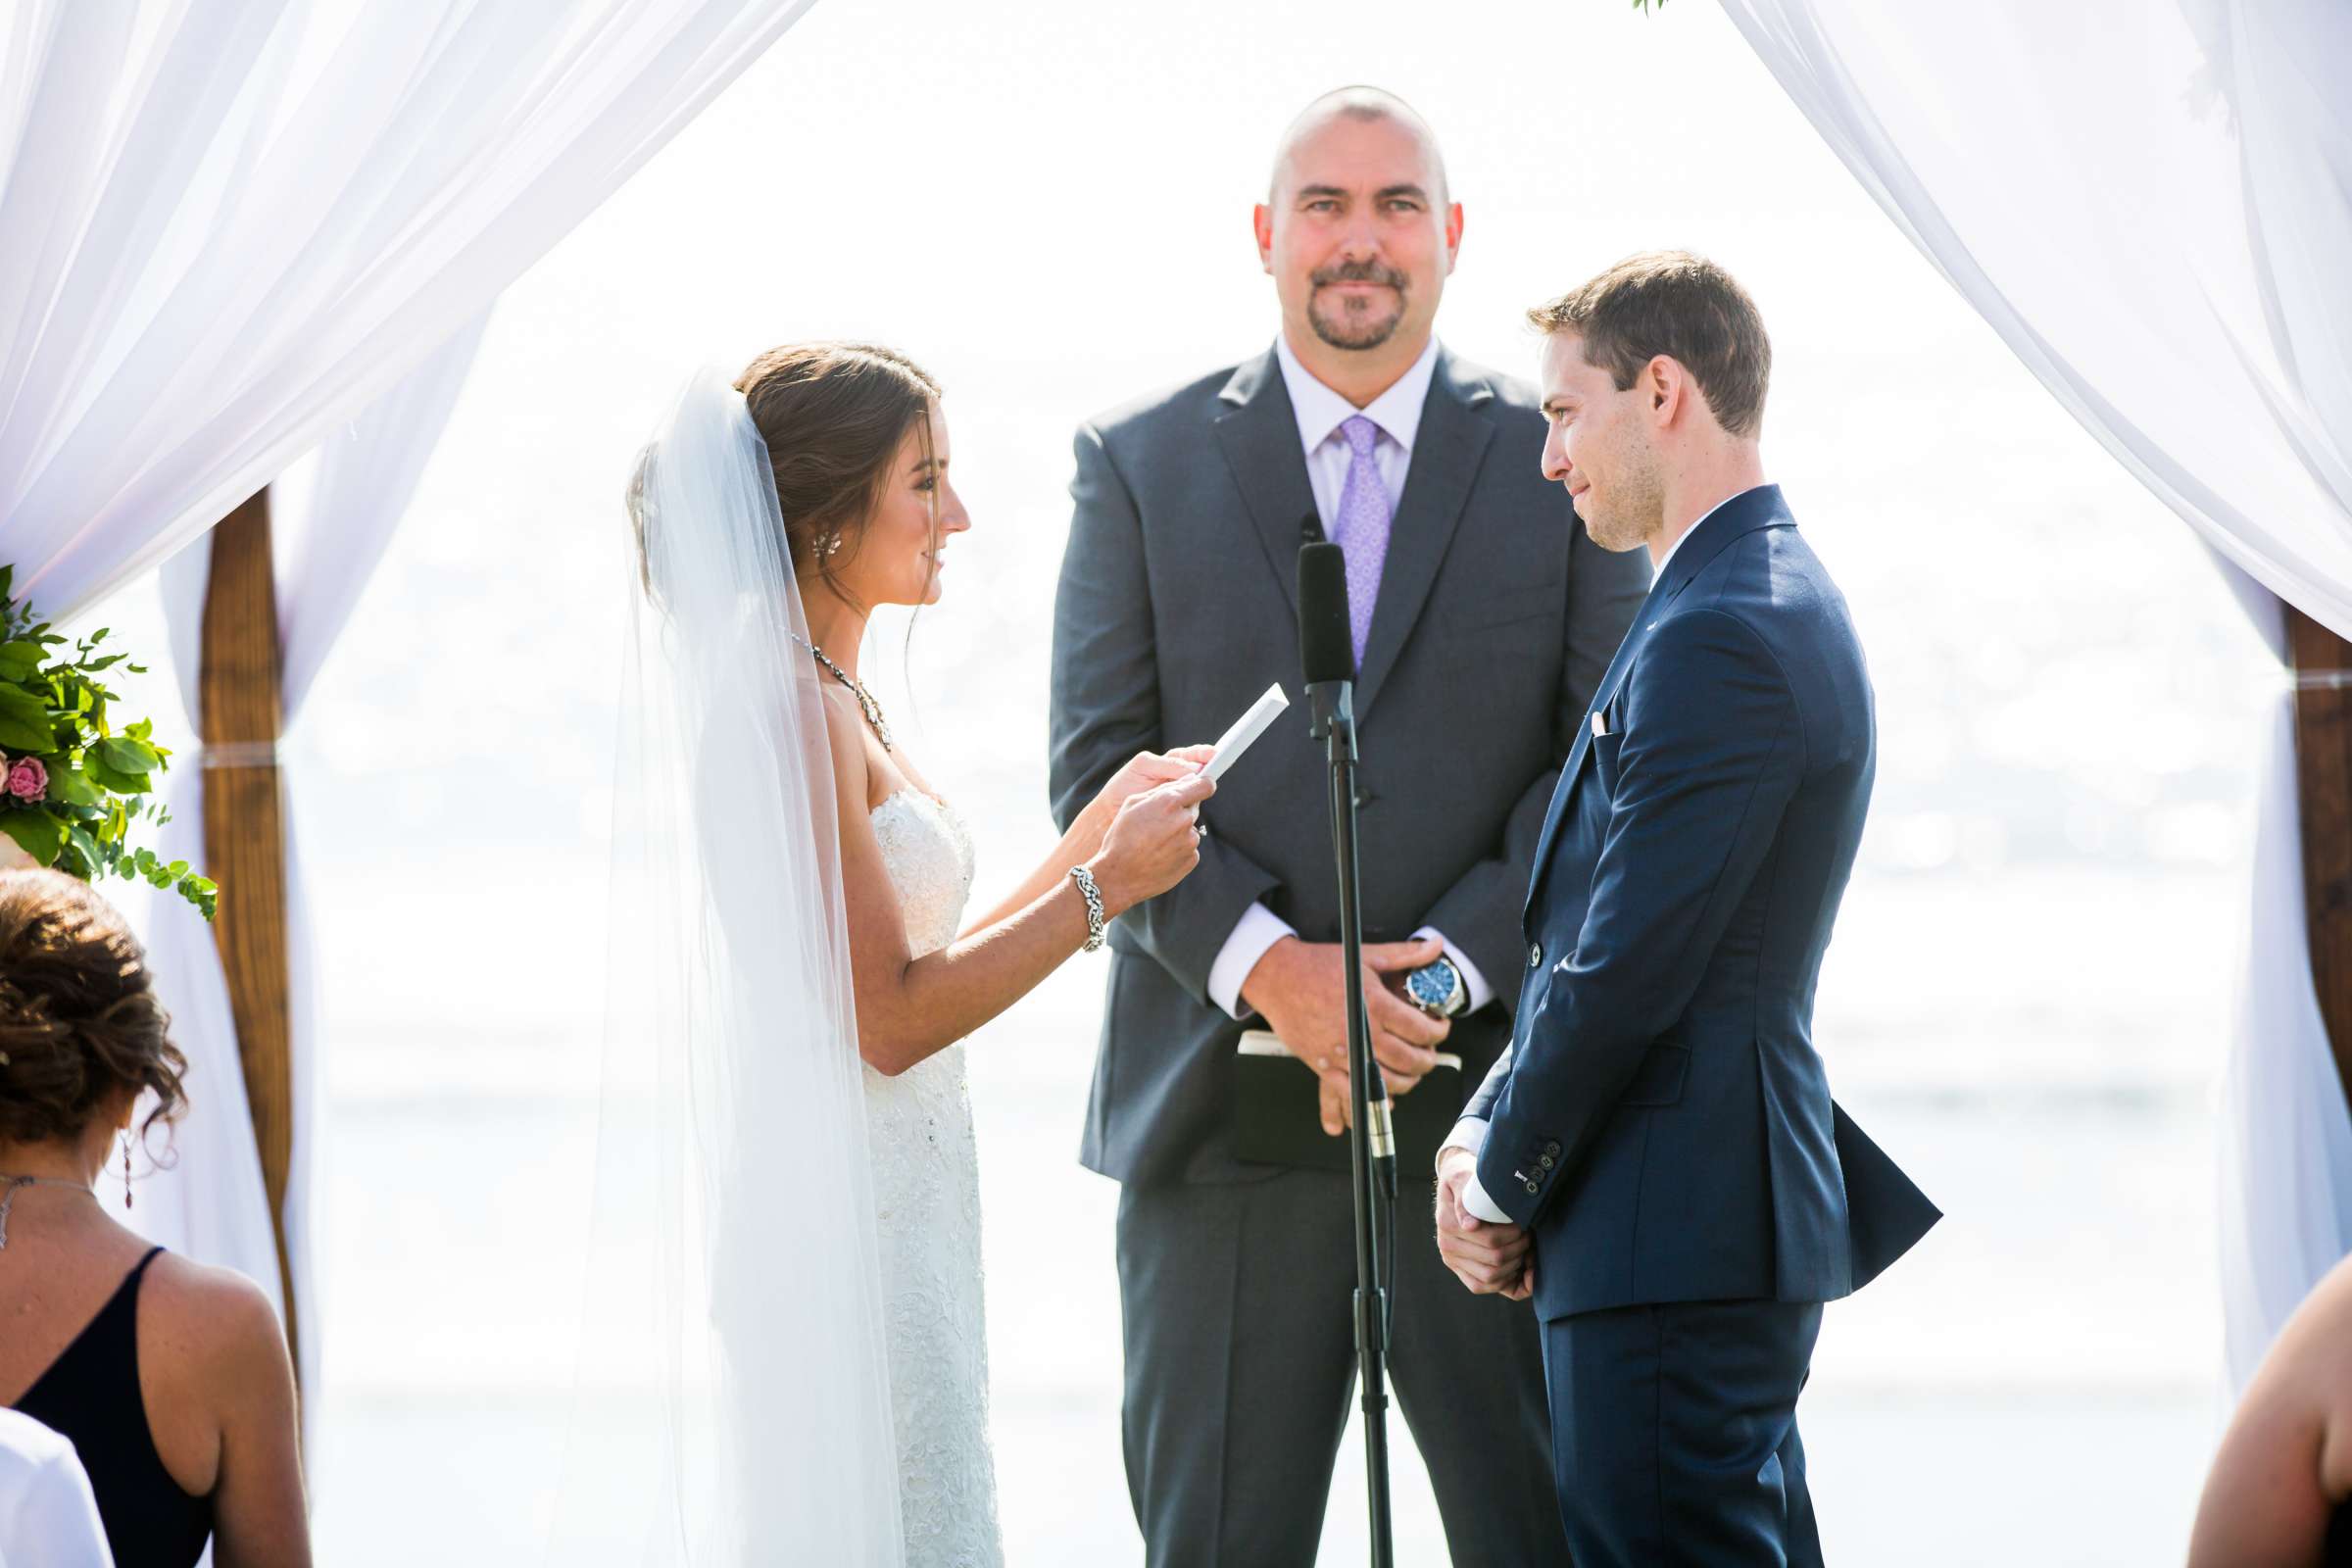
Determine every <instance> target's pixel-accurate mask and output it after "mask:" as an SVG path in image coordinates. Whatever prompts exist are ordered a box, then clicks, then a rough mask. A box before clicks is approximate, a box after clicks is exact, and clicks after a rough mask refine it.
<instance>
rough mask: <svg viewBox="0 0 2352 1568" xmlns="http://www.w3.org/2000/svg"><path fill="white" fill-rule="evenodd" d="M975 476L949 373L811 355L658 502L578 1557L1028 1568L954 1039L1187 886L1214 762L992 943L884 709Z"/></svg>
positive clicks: (1076, 868)
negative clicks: (872, 622) (959, 484)
mask: <svg viewBox="0 0 2352 1568" xmlns="http://www.w3.org/2000/svg"><path fill="white" fill-rule="evenodd" d="M950 467H951V448H950V443H949V440H948V429H947V424H946V420H945V418H944V417H943V415H942V412H941V408H940V399H939V388H938V386H937V384H936V383H935V382H933V381H932V379H931V378H930V376H928V375H927V374H925V373H924V372H923V371H922V370H921V369H919V368H916V367H915V366H914V365H913V364H912V363H911V362H909V361H907V359H905V358H904V357H902V356H900V355H898V354H895V353H893V352H891V351H890V350H887V349H883V348H877V347H871V346H865V345H857V344H812V345H804V346H795V347H786V348H780V349H775V350H772V351H770V352H769V353H766V354H763V355H761V356H760V358H759V359H757V360H755V361H754V362H753V363H752V365H751V366H750V368H748V369H746V370H745V371H744V372H743V373H742V375H741V376H739V377H737V378H735V379H734V380H733V382H732V384H731V385H730V384H729V382H728V380H727V378H726V377H725V376H723V375H722V374H718V373H716V372H705V373H704V374H702V375H700V376H698V377H697V378H696V379H695V380H694V381H692V382H691V383H690V384H689V385H688V386H687V387H686V388H685V390H684V391H683V392H682V393H681V394H680V395H679V397H678V399H677V400H676V402H675V404H674V406H673V407H672V409H671V410H670V413H669V416H668V417H667V419H666V420H665V421H664V423H663V425H662V428H661V430H660V431H659V432H658V434H657V436H656V438H655V440H654V442H653V443H652V444H651V445H650V446H649V447H648V448H647V449H646V452H645V454H644V456H643V458H642V459H641V460H640V463H639V466H638V470H637V474H636V476H635V478H634V479H633V481H632V483H631V486H630V496H629V500H630V516H631V522H632V527H633V534H634V542H635V545H636V557H637V560H636V570H637V576H638V584H639V588H640V590H641V592H640V593H639V594H638V595H637V596H636V602H637V605H638V610H637V613H636V617H635V625H634V636H633V639H632V655H631V658H630V661H629V664H630V671H631V679H632V682H633V683H634V693H633V696H632V698H631V700H630V701H629V702H628V703H627V704H625V705H624V735H623V748H622V767H621V779H622V786H621V789H620V790H619V792H618V796H617V800H616V806H615V825H616V826H615V835H614V855H615V881H614V889H613V896H614V908H615V910H616V916H615V922H614V935H613V960H614V961H613V967H612V993H613V1005H612V1015H611V1024H610V1027H609V1030H608V1043H607V1064H606V1073H605V1093H604V1110H603V1119H602V1122H601V1124H600V1130H599V1150H598V1158H599V1177H598V1194H597V1201H596V1231H595V1238H594V1245H595V1249H596V1257H597V1262H596V1266H595V1268H594V1270H593V1272H592V1276H591V1291H590V1296H589V1301H588V1312H587V1316H588V1333H587V1337H586V1339H585V1340H584V1342H583V1349H582V1354H581V1379H580V1386H579V1387H580V1397H579V1401H578V1406H579V1407H578V1409H577V1410H576V1411H575V1415H574V1421H573V1432H572V1442H571V1446H570V1451H569V1455H568V1458H567V1463H566V1487H565V1507H564V1510H563V1517H562V1520H561V1522H560V1523H559V1526H558V1532H557V1534H558V1544H557V1549H556V1556H555V1558H554V1560H561V1561H565V1562H570V1561H578V1560H595V1559H611V1560H626V1561H630V1562H639V1561H648V1560H663V1561H673V1562H681V1563H727V1564H736V1563H771V1562H773V1563H785V1562H790V1563H802V1562H807V1563H816V1562H824V1563H844V1564H849V1563H856V1564H893V1565H895V1564H908V1565H919V1568H929V1565H935V1564H936V1565H939V1568H964V1565H996V1564H1001V1563H1002V1561H1003V1558H1004V1552H1003V1547H1002V1544H1001V1543H1000V1539H999V1532H998V1525H997V1508H996V1481H995V1466H994V1461H993V1459H992V1457H991V1453H990V1449H989V1443H988V1364H987V1346H986V1334H985V1329H984V1324H983V1316H982V1309H981V1263H980V1199H979V1177H978V1164H977V1160H976V1157H975V1153H974V1150H973V1142H972V1124H971V1111H970V1105H969V1101H968V1099H967V1096H966V1091H965V1084H964V1069H963V1047H962V1045H961V1044H960V1042H961V1041H962V1040H963V1038H964V1037H965V1036H967V1035H969V1034H970V1033H971V1032H972V1031H973V1030H975V1029H977V1028H978V1027H979V1026H980V1025H982V1024H984V1023H986V1022H988V1021H989V1020H990V1019H992V1018H994V1017H996V1016H997V1015H998V1014H999V1013H1002V1012H1003V1011H1005V1009H1006V1008H1007V1007H1009V1006H1011V1005H1013V1004H1014V1003H1015V1002H1017V1001H1018V1000H1019V999H1020V998H1021V997H1022V996H1024V995H1026V994H1027V993H1028V992H1029V991H1030V990H1032V989H1033V988H1034V987H1035V986H1036V985H1037V984H1038V982H1040V981H1041V980H1043V979H1044V978H1045V977H1046V976H1047V975H1048V974H1050V973H1051V972H1052V971H1053V970H1054V968H1055V967H1056V966H1058V965H1059V964H1061V963H1062V962H1063V961H1064V960H1066V959H1067V958H1069V957H1070V956H1071V955H1073V954H1075V953H1078V952H1079V951H1081V950H1086V951H1092V950H1093V949H1095V948H1097V947H1099V946H1101V944H1102V940H1103V927H1104V922H1105V921H1107V920H1109V919H1111V918H1113V917H1115V916H1117V915H1118V914H1120V913H1121V912H1122V911H1124V910H1126V909H1128V908H1131V907H1134V906H1135V905H1136V904H1139V903H1141V902H1142V901H1144V900H1146V899H1149V898H1152V897H1153V896H1155V895H1157V894H1159V893H1161V892H1164V891H1166V890H1167V889H1168V888H1170V887H1172V886H1174V885H1175V884H1176V883H1177V882H1178V881H1180V880H1182V879H1183V878H1184V876H1185V875H1186V874H1187V873H1188V872H1190V871H1191V870H1192V868H1193V866H1194V865H1195V864H1197V863H1198V861H1199V858H1200V856H1199V842H1200V836H1201V826H1200V822H1199V815H1200V808H1201V802H1202V801H1203V800H1205V799H1206V798H1207V797H1208V796H1209V795H1210V794H1211V793H1212V792H1213V790H1214V788H1215V786H1214V785H1213V784H1212V783H1211V782H1210V781H1209V780H1208V779H1207V778H1206V777H1204V776H1202V774H1201V765H1202V764H1203V763H1205V762H1206V761H1207V760H1208V757H1209V751H1208V749H1207V748H1205V747H1195V748H1187V749H1184V750H1180V751H1177V752H1172V753H1169V754H1166V755H1153V754H1144V755H1141V756H1138V757H1137V758H1136V759H1135V760H1133V761H1131V762H1130V763H1129V764H1128V765H1127V766H1126V767H1125V768H1124V769H1123V770H1121V772H1120V773H1119V775H1118V776H1117V777H1115V778H1114V779H1112V780H1111V781H1110V783H1109V784H1108V785H1106V786H1105V787H1104V789H1103V793H1102V794H1101V796H1099V797H1098V798H1097V799H1096V800H1095V802H1094V803H1093V804H1092V805H1091V806H1089V807H1088V808H1087V809H1086V810H1085V811H1084V812H1083V813H1081V815H1080V817H1079V818H1078V820H1077V821H1076V823H1075V824H1074V825H1073V826H1072V827H1071V829H1070V831H1069V832H1068V833H1067V834H1065V835H1063V837H1062V839H1061V842H1060V843H1058V844H1057V845H1055V846H1054V850H1053V851H1052V852H1051V853H1050V854H1048V855H1047V857H1046V858H1045V859H1044V860H1043V861H1041V862H1040V863H1039V865H1038V866H1037V868H1036V869H1035V870H1033V871H1032V872H1030V873H1029V875H1028V876H1026V877H1025V878H1023V879H1022V880H1021V882H1020V883H1019V884H1018V885H1017V886H1016V887H1014V888H1013V889H1012V890H1011V891H1010V892H1008V893H1007V894H1005V897H1004V898H1002V899H1001V900H999V901H998V902H997V903H996V904H995V905H993V906H992V907H989V908H988V909H987V910H986V911H985V912H983V913H981V914H979V915H977V916H976V917H972V918H969V919H967V918H966V917H965V906H966V900H967V897H968V895H969V892H970V889H971V885H972V874H973V863H972V848H971V840H970V838H969V837H968V835H967V834H966V832H965V829H964V826H963V823H962V822H961V820H960V819H959V818H958V817H957V815H956V811H955V809H954V808H953V807H951V806H950V805H948V804H947V802H946V801H945V800H944V799H942V798H941V796H940V795H939V793H938V792H937V790H935V789H934V788H933V787H932V785H931V783H930V781H929V780H928V779H927V778H926V777H925V775H924V774H923V772H922V771H921V770H920V769H919V768H918V767H917V766H916V764H915V762H914V760H913V759H912V758H911V757H910V756H908V755H907V749H906V747H905V746H904V744H903V741H902V737H900V736H899V735H897V734H894V732H893V731H892V729H891V727H890V723H889V720H888V718H887V716H886V715H885V714H884V712H883V710H882V707H881V705H880V703H878V702H877V701H876V700H875V698H874V697H873V695H872V694H871V693H870V692H869V691H868V690H867V689H866V687H865V685H864V684H863V682H862V680H861V679H860V677H859V673H858V671H859V661H858V654H859V648H860V645H861V643H862V641H863V638H864V633H865V629H866V623H867V618H868V616H869V615H870V614H871V613H872V611H873V610H874V609H875V608H876V607H878V606H881V605H908V606H921V605H927V604H932V603H936V602H937V601H938V599H939V598H940V595H941V591H942V584H943V582H944V580H945V575H944V573H945V557H946V555H947V553H948V545H949V543H950V541H952V540H953V539H954V538H956V536H957V535H960V534H961V533H963V532H964V531H965V530H966V529H968V528H969V527H970V526H971V523H970V519H969V517H968V516H967V515H966V514H965V512H964V509H963V505H962V503H961V501H960V500H958V499H957V498H956V491H955V487H954V484H953V481H952V479H951V476H950ZM632 1399H633V1400H637V1401H639V1402H640V1404H642V1401H645V1400H647V1399H650V1400H651V1404H652V1407H653V1408H654V1409H655V1410H656V1411H658V1418H657V1419H654V1420H650V1421H649V1420H645V1419H642V1418H641V1417H633V1416H632V1414H631V1411H632V1409H635V1408H637V1406H633V1405H632V1404H631V1403H630V1401H631V1400H632ZM632 1513H633V1515H634V1517H615V1516H616V1515H619V1516H626V1515H630V1514H632ZM567 1537H570V1538H576V1539H572V1540H570V1541H569V1544H565V1542H566V1538H567Z"/></svg>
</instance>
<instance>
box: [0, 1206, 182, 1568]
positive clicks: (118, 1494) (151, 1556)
mask: <svg viewBox="0 0 2352 1568" xmlns="http://www.w3.org/2000/svg"><path fill="white" fill-rule="evenodd" d="M162 1250H163V1249H162V1248H160V1247H158V1248H155V1249H154V1250H151V1251H149V1252H148V1254H147V1255H146V1256H145V1257H142V1258H140V1259H139V1263H138V1267H136V1268H134V1269H132V1270H131V1271H130V1273H129V1275H128V1277H126V1278H125V1279H124V1280H123V1283H122V1284H121V1285H120V1286H118V1287H116V1289H115V1294H114V1295H113V1296H111V1297H109V1298H108V1299H107V1302H106V1304H105V1305H104V1306H102V1307H100V1308H99V1309H98V1315H97V1316H96V1317H94V1318H92V1319H90V1323H89V1327H87V1328H85V1329H83V1330H82V1331H81V1334H80V1336H79V1337H78V1338H77V1339H75V1340H74V1342H73V1344H72V1345H69V1346H67V1347H66V1348H65V1352H64V1353H63V1354H61V1355H60V1356H58V1358H57V1359H56V1360H55V1361H52V1362H51V1363H50V1364H49V1370H48V1371H46V1372H43V1373H42V1374H41V1376H40V1380H39V1381H38V1382H36V1383H34V1384H33V1386H32V1387H31V1388H30V1389H29V1390H27V1391H26V1393H25V1397H23V1398H21V1399H19V1400H18V1401H17V1408H18V1409H19V1410H21V1411H23V1412H24V1413H25V1414H26V1415H28V1416H30V1417H32V1418H33V1419H34V1420H35V1421H38V1422H40V1423H41V1424H42V1425H43V1426H46V1427H48V1428H50V1429H51V1430H52V1431H55V1432H58V1433H62V1434H63V1435H64V1436H66V1437H67V1438H69V1439H71V1440H72V1441H73V1448H74V1451H75V1453H77V1454H78V1455H79V1456H80V1458H81V1467H82V1469H83V1470H85V1471H87V1472H88V1473H89V1478H90V1490H91V1492H93V1493H94V1494H96V1495H97V1498H98V1517H99V1519H100V1521H101V1522H103V1523H104V1524H105V1526H106V1541H107V1545H108V1546H109V1547H110V1548H111V1549H112V1550H113V1552H114V1554H115V1568H194V1565H195V1563H196V1560H197V1559H198V1558H199V1557H201V1556H203V1555H204V1546H205V1543H206V1542H208V1541H210V1540H211V1539H212V1536H213V1499H212V1497H211V1496H210V1495H205V1496H202V1497H192V1496H190V1495H188V1494H187V1493H185V1492H183V1491H181V1490H180V1486H179V1483H178V1482H176V1481H174V1480H172V1473H171V1472H170V1471H169V1470H166V1469H165V1468H164V1461H163V1457H162V1456H161V1455H160V1454H158V1453H157V1452H156V1451H155V1435H154V1434H153V1433H152V1432H151V1431H150V1430H149V1429H148V1426H147V1401H146V1400H145V1399H144V1398H143V1397H141V1396H140V1394H139V1332H138V1331H139V1280H140V1278H141V1277H142V1276H143V1275H145V1274H146V1272H147V1265H148V1264H150V1263H152V1262H154V1261H155V1254H156V1253H157V1252H160V1251H162Z"/></svg>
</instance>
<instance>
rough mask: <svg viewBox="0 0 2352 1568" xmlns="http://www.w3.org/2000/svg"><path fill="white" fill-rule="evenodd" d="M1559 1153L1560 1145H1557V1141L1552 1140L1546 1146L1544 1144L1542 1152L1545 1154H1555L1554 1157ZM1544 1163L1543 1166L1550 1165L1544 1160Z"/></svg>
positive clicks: (1548, 1161)
mask: <svg viewBox="0 0 2352 1568" xmlns="http://www.w3.org/2000/svg"><path fill="white" fill-rule="evenodd" d="M1544 1152H1545V1153H1546V1154H1555V1155H1556V1154H1557V1153H1559V1152H1560V1145H1559V1141H1558V1140H1557V1139H1554V1140H1553V1141H1552V1142H1550V1143H1548V1144H1545V1145H1544ZM1550 1163H1551V1161H1550V1160H1548V1159H1547V1160H1545V1161H1544V1164H1546V1165H1548V1164H1550Z"/></svg>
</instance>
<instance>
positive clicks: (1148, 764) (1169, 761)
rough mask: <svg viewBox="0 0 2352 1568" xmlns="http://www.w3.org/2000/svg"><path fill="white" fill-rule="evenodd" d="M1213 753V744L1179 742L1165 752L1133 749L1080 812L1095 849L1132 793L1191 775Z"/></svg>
mask: <svg viewBox="0 0 2352 1568" xmlns="http://www.w3.org/2000/svg"><path fill="white" fill-rule="evenodd" d="M1214 756H1216V748H1215V747H1213V746H1179V747H1176V748H1175V749H1173V750H1172V751H1166V752H1138V753H1136V754H1135V756H1134V757H1132V758H1130V759H1129V760H1128V761H1127V765H1126V766H1124V767H1122V768H1120V769H1119V770H1118V771H1117V772H1116V773H1113V774H1112V775H1111V776H1110V781H1109V782H1108V783H1106V784H1104V785H1103V788H1102V789H1101V790H1100V791H1098V792H1097V793H1096V795H1095V798H1094V799H1093V800H1092V801H1090V802H1088V803H1087V806H1086V809H1084V810H1083V811H1081V812H1080V813H1079V816H1078V826H1079V827H1080V828H1082V829H1084V830H1085V831H1086V832H1087V833H1088V836H1089V839H1090V842H1091V843H1092V845H1093V847H1094V849H1096V850H1100V849H1101V848H1102V847H1103V834H1105V833H1107V832H1109V831H1110V823H1111V818H1113V817H1115V816H1117V815H1118V814H1119V808H1120V807H1122V806H1124V805H1126V804H1127V802H1128V801H1129V800H1130V799H1131V798H1132V797H1134V796H1137V795H1141V794H1142V793H1143V792H1144V791H1146V790H1152V789H1157V788H1159V786H1160V785H1162V784H1169V783H1173V782H1174V781H1176V780H1177V779H1180V778H1190V777H1192V776H1193V775H1194V774H1195V773H1198V772H1200V771H1201V769H1202V768H1204V767H1206V766H1207V765H1208V763H1209V760H1210V759H1211V758H1213V757H1214Z"/></svg>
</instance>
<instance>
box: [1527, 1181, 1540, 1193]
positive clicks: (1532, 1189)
mask: <svg viewBox="0 0 2352 1568" xmlns="http://www.w3.org/2000/svg"><path fill="white" fill-rule="evenodd" d="M1527 1190H1528V1191H1529V1192H1531V1193H1532V1192H1536V1191H1538V1190H1539V1189H1538V1187H1537V1184H1536V1183H1534V1182H1529V1183H1528V1184H1527Z"/></svg>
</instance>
